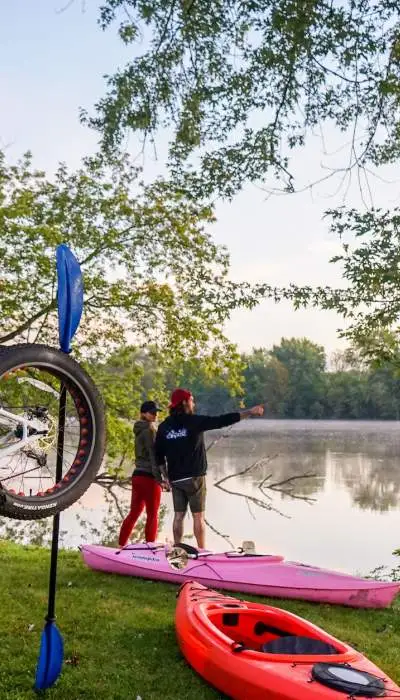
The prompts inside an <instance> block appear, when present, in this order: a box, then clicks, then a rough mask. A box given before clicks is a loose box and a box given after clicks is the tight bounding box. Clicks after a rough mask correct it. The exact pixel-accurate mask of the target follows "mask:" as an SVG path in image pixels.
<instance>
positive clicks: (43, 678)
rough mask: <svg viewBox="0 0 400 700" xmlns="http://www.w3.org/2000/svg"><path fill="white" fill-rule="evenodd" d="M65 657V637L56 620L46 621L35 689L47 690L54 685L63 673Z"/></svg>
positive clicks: (41, 641)
mask: <svg viewBox="0 0 400 700" xmlns="http://www.w3.org/2000/svg"><path fill="white" fill-rule="evenodd" d="M63 659H64V642H63V638H62V636H61V634H60V632H59V630H58V629H57V627H56V626H55V624H54V622H46V625H45V627H44V629H43V632H42V637H41V640H40V651H39V659H38V664H37V667H36V680H35V686H34V687H35V690H46V688H51V686H52V685H54V683H55V682H56V680H57V678H58V676H59V675H60V673H61V669H62V665H63Z"/></svg>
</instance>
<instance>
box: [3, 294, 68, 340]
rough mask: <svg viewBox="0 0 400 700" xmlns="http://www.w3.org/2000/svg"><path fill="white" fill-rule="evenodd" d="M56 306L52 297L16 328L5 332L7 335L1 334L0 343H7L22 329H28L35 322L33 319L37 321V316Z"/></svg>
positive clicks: (22, 330) (39, 316)
mask: <svg viewBox="0 0 400 700" xmlns="http://www.w3.org/2000/svg"><path fill="white" fill-rule="evenodd" d="M55 307H56V300H55V299H53V300H52V301H51V303H50V304H47V306H44V307H43V308H42V309H40V311H38V312H37V313H36V314H34V315H33V316H32V317H31V318H30V319H28V320H27V321H25V322H24V323H22V324H21V325H20V326H18V328H16V329H15V330H14V331H11V332H10V333H7V335H3V336H2V337H1V338H0V344H3V343H8V341H9V340H13V339H14V338H16V337H17V336H18V335H21V333H23V332H24V331H26V330H28V328H29V327H30V326H31V325H32V323H35V321H38V320H39V318H41V317H42V316H44V315H46V314H49V313H50V311H52V310H53V309H55Z"/></svg>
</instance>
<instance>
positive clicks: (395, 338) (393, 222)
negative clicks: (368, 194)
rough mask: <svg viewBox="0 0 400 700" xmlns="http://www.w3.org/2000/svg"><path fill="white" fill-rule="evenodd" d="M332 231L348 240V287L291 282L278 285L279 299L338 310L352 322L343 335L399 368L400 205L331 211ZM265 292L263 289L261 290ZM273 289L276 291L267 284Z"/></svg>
mask: <svg viewBox="0 0 400 700" xmlns="http://www.w3.org/2000/svg"><path fill="white" fill-rule="evenodd" d="M329 214H330V216H331V217H332V231H333V233H334V234H335V235H336V236H338V237H339V238H340V240H341V241H342V243H343V246H342V253H341V254H340V255H337V256H335V257H334V258H332V260H331V262H332V263H339V264H340V265H341V267H342V275H343V279H344V282H345V287H344V288H342V289H332V288H328V287H318V288H312V287H311V286H307V287H297V286H295V285H291V286H290V287H288V288H284V289H280V290H278V289H276V290H274V291H273V296H274V298H275V299H276V300H281V299H291V300H292V301H293V302H294V305H295V307H296V308H300V307H302V306H309V305H312V306H319V307H320V308H322V309H329V310H332V309H333V310H335V311H337V312H338V313H339V314H341V315H342V316H343V317H344V318H345V319H347V321H348V328H347V329H346V330H344V331H342V332H341V335H342V336H344V337H346V338H348V339H349V341H350V342H351V343H353V344H354V346H356V347H358V348H359V349H360V350H361V356H362V357H365V358H366V359H367V360H368V361H374V362H375V363H376V364H379V363H382V362H388V361H389V362H391V363H392V364H393V365H395V366H396V367H399V368H400V356H399V342H400V325H399V320H400V293H399V289H400V284H399V283H400V272H399V270H400V265H399V263H400V246H399V242H400V209H398V208H395V209H393V211H384V210H381V209H372V210H370V211H366V212H363V213H360V212H357V211H356V210H354V209H351V210H348V211H347V210H345V209H343V210H337V211H331V212H329ZM259 291H261V290H259ZM265 291H266V292H267V293H268V294H272V293H271V291H270V290H268V289H267V287H265Z"/></svg>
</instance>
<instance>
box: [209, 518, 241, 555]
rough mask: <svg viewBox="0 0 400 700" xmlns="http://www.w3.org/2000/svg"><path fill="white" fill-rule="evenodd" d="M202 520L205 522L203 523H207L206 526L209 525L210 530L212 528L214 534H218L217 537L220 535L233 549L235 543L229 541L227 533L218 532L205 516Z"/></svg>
mask: <svg viewBox="0 0 400 700" xmlns="http://www.w3.org/2000/svg"><path fill="white" fill-rule="evenodd" d="M204 522H205V524H206V525H207V527H209V528H210V530H212V532H214V533H215V534H216V535H218V536H219V537H222V539H223V540H225V542H227V543H228V544H229V546H230V547H231V548H232V549H235V545H234V544H233V543H232V542H231V540H230V539H229V535H223V534H222V532H220V531H219V530H217V528H216V527H214V525H212V524H211V523H210V522H209V521H208V520H207V518H204Z"/></svg>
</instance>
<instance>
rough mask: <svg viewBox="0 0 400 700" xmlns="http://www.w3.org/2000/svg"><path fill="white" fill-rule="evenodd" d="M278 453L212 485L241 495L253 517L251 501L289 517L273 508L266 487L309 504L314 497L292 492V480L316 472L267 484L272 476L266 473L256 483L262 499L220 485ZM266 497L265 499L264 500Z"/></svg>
mask: <svg viewBox="0 0 400 700" xmlns="http://www.w3.org/2000/svg"><path fill="white" fill-rule="evenodd" d="M277 456H278V455H277V454H275V455H272V457H263V458H262V459H259V460H257V461H256V462H254V463H253V464H250V466H248V467H246V468H245V469H242V470H241V471H240V472H237V473H236V474H228V476H224V477H223V478H222V479H219V481H217V482H215V484H214V486H215V487H216V488H218V489H220V490H221V491H224V492H225V493H229V494H231V495H232V496H241V497H242V498H244V499H245V501H246V504H247V507H248V508H249V512H250V515H251V516H252V517H255V516H254V515H253V513H252V511H251V508H250V504H251V503H253V504H254V505H256V506H258V507H259V508H263V509H264V510H270V511H273V512H274V513H278V514H279V515H282V517H284V518H290V516H289V515H286V514H285V513H282V512H281V511H280V510H278V509H277V508H275V507H274V506H273V505H272V503H271V501H272V497H271V495H270V494H268V493H267V492H266V489H268V490H270V491H275V492H278V493H282V494H284V495H286V496H289V497H290V498H293V499H297V500H301V501H305V503H308V504H309V505H311V504H312V503H314V502H315V501H316V499H315V498H311V497H310V496H303V495H301V494H296V493H293V492H292V490H291V489H292V488H293V486H292V485H293V482H294V481H297V480H299V479H310V478H315V476H316V474H312V473H309V472H307V473H305V474H296V475H295V476H290V477H288V478H287V479H283V480H282V481H276V482H274V483H272V484H268V482H269V481H270V479H271V478H272V473H271V474H268V475H267V476H265V477H264V478H263V479H262V481H260V482H259V483H258V484H257V488H258V489H259V491H260V492H261V494H262V496H263V499H261V498H258V497H257V496H251V495H249V494H247V493H243V492H241V491H234V490H232V489H228V488H226V486H222V484H225V483H226V482H227V481H228V480H229V479H234V478H236V477H240V476H244V475H245V474H248V473H249V472H250V471H252V470H254V469H256V468H257V467H262V466H265V465H266V464H268V463H269V462H271V461H272V460H273V459H275V458H276V457H277ZM285 485H288V486H289V488H288V490H286V489H284V488H280V487H281V486H285ZM265 499H267V501H266V500H265Z"/></svg>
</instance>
